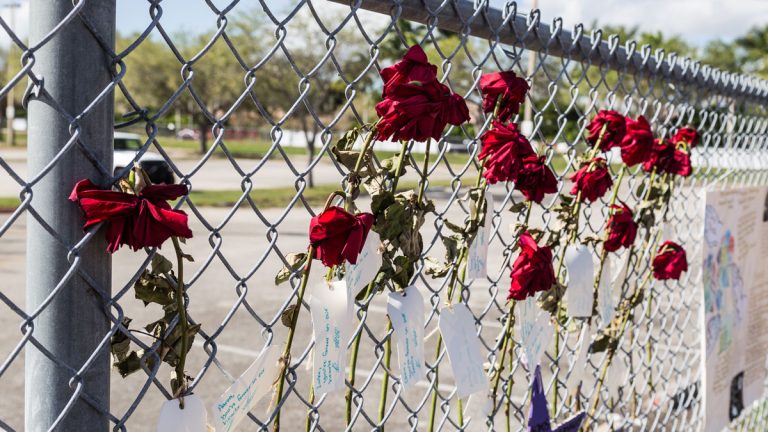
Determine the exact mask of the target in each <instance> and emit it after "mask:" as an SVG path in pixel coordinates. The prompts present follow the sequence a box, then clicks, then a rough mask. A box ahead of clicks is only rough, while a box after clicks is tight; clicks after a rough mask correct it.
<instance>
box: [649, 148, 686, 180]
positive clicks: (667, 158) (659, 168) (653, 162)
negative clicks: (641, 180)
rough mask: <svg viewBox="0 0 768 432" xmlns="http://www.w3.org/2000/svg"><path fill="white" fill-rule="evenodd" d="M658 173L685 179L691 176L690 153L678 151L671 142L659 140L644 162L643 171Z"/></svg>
mask: <svg viewBox="0 0 768 432" xmlns="http://www.w3.org/2000/svg"><path fill="white" fill-rule="evenodd" d="M654 168H655V169H656V172H657V173H669V174H676V175H680V176H683V177H687V176H689V175H691V172H692V170H691V158H690V156H689V155H688V153H686V152H684V151H681V150H677V149H676V148H675V146H674V145H673V144H672V143H670V142H669V141H665V140H661V139H657V140H656V141H655V142H654V143H653V147H652V148H651V153H650V154H649V155H648V158H647V159H646V160H645V162H643V170H645V171H648V172H650V171H651V170H653V169H654Z"/></svg>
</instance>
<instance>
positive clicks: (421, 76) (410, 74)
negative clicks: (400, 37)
mask: <svg viewBox="0 0 768 432" xmlns="http://www.w3.org/2000/svg"><path fill="white" fill-rule="evenodd" d="M380 75H381V78H382V79H383V80H384V91H383V92H382V97H387V93H388V91H389V89H390V88H391V87H392V86H394V85H396V84H407V83H409V82H412V81H419V82H429V81H432V80H435V79H437V66H435V65H433V64H431V63H429V61H428V60H427V54H426V53H424V50H423V49H422V48H421V46H419V45H414V46H412V47H411V48H409V49H408V52H407V53H405V55H404V56H403V59H402V60H400V61H399V62H397V63H395V64H393V65H392V66H389V67H386V68H384V69H382V70H381V73H380Z"/></svg>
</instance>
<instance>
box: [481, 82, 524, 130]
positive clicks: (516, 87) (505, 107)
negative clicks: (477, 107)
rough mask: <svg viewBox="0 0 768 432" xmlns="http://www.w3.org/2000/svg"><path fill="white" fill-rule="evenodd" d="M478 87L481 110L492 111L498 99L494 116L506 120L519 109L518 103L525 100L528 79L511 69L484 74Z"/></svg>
mask: <svg viewBox="0 0 768 432" xmlns="http://www.w3.org/2000/svg"><path fill="white" fill-rule="evenodd" d="M478 87H479V88H480V92H481V93H482V94H483V112H486V113H492V112H494V110H495V109H496V103H497V101H498V103H499V110H498V112H497V113H496V116H497V119H498V120H499V121H501V122H506V121H507V120H509V119H510V118H512V117H513V116H514V115H515V114H517V113H518V112H519V111H520V104H522V103H523V102H524V101H525V94H526V93H527V92H528V89H529V88H530V87H529V86H528V81H526V80H525V79H523V78H520V77H518V76H517V75H515V73H514V72H512V71H505V72H493V73H488V74H484V75H483V76H481V77H480V82H479V83H478Z"/></svg>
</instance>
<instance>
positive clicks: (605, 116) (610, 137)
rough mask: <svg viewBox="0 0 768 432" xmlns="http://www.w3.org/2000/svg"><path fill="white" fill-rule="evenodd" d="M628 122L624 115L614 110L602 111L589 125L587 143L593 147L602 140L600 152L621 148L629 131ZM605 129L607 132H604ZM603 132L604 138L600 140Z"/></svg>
mask: <svg viewBox="0 0 768 432" xmlns="http://www.w3.org/2000/svg"><path fill="white" fill-rule="evenodd" d="M626 123H627V120H626V119H625V118H624V116H623V115H621V114H619V113H617V112H616V111H612V110H601V111H600V112H599V113H597V115H596V116H595V118H593V119H592V121H591V122H590V123H589V126H587V129H588V130H589V135H587V141H588V142H589V143H590V144H592V145H593V146H594V145H595V144H597V141H598V140H600V150H602V151H606V150H610V149H612V148H614V147H619V146H620V145H621V141H622V140H623V139H624V134H625V133H626V131H627V124H626ZM603 127H605V132H603ZM601 132H602V134H603V138H602V139H600V133H601Z"/></svg>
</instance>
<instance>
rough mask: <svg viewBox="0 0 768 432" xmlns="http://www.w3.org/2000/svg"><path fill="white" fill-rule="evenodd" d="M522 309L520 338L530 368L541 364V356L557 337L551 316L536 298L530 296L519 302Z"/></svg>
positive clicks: (520, 309)
mask: <svg viewBox="0 0 768 432" xmlns="http://www.w3.org/2000/svg"><path fill="white" fill-rule="evenodd" d="M517 308H518V309H519V311H520V339H521V341H522V344H523V348H524V350H525V361H526V365H527V366H528V367H529V368H533V367H536V365H539V364H541V358H542V357H543V356H544V351H545V350H546V349H547V347H548V346H549V344H550V343H551V342H552V339H553V338H554V337H555V333H554V329H553V328H552V324H550V323H549V316H548V315H547V314H545V313H542V311H541V309H539V307H538V306H537V305H536V299H535V298H534V297H529V298H527V299H526V300H524V301H521V302H518V303H517Z"/></svg>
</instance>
